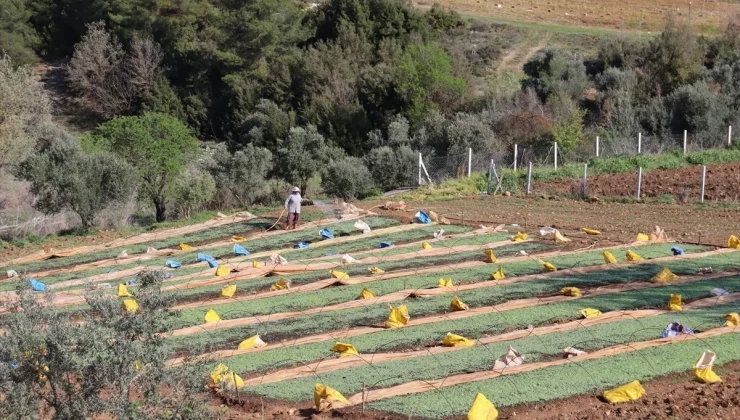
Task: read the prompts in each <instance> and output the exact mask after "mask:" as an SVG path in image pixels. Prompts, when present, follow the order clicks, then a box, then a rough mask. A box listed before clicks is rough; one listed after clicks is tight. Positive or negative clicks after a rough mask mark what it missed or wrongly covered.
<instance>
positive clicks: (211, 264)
mask: <svg viewBox="0 0 740 420" xmlns="http://www.w3.org/2000/svg"><path fill="white" fill-rule="evenodd" d="M206 262H207V263H208V266H209V267H211V268H216V267H218V263H217V262H216V259H215V258H213V257H211V258H209V259H207V260H206Z"/></svg>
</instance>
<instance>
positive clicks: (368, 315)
mask: <svg viewBox="0 0 740 420" xmlns="http://www.w3.org/2000/svg"><path fill="white" fill-rule="evenodd" d="M660 246H670V245H668V244H664V245H648V246H645V247H642V248H641V253H642V254H643V255H644V256H648V255H651V254H662V253H663V252H664V250H661V248H660ZM651 247H652V248H653V249H652V250H650V249H648V248H651ZM700 249H701V247H696V248H694V250H700ZM691 250H692V249H690V248H688V247H687V251H689V252H691ZM599 255H600V253H599ZM584 256H585V255H583V254H582V255H579V257H584ZM655 256H658V255H653V257H655ZM573 257H575V256H572V255H571V256H566V257H562V258H563V259H565V260H567V259H568V258H573ZM550 260H551V261H557V260H555V259H550ZM580 260H581V261H583V260H584V259H580ZM576 261H578V260H574V261H573V262H576ZM595 263H599V261H594V262H593V263H592V264H595ZM561 265H562V264H561ZM582 265H589V264H582ZM707 265H711V266H712V267H714V269H715V270H716V271H726V270H731V269H737V268H738V266H739V265H740V262H739V261H737V259H735V260H734V261H733V260H731V259H728V258H727V256H726V255H719V256H712V257H705V258H698V259H693V260H679V261H673V262H671V263H667V264H661V265H658V264H641V265H634V266H628V267H624V268H619V269H613V270H608V271H601V272H595V273H588V274H579V275H564V276H563V277H555V278H549V279H543V280H537V281H529V282H521V283H514V284H510V285H504V286H500V287H490V288H484V289H478V290H470V291H464V292H460V293H458V296H459V297H460V298H461V299H462V300H463V301H465V302H466V303H467V304H468V305H470V306H471V307H479V306H489V305H495V304H498V303H502V302H505V301H508V300H512V299H521V298H530V297H533V296H540V295H543V294H548V293H557V292H558V291H559V290H560V289H561V288H562V287H567V286H575V287H584V288H585V287H598V286H603V285H608V284H621V283H629V282H634V281H646V280H649V279H650V278H651V277H652V276H654V275H655V274H656V273H657V272H658V271H660V269H661V268H662V267H663V266H668V267H670V268H671V270H674V272H676V273H678V274H693V273H694V272H695V271H696V270H697V269H698V268H700V267H705V266H707ZM496 266H497V265H495V264H493V265H486V266H481V267H475V268H473V269H467V270H465V277H464V278H463V277H462V276H461V275H460V274H461V273H458V274H453V275H452V278H453V280H454V281H455V282H456V283H457V282H458V281H460V280H465V281H468V282H472V281H486V279H488V278H489V277H488V276H490V272H491V271H492V270H493V269H494V268H495V267H496ZM506 270H507V272H508V273H509V275H510V276H515V275H524V274H529V273H532V272H538V271H539V264H538V263H537V262H536V261H526V262H521V263H516V264H509V265H507V268H506ZM439 277H440V275H438V274H437V275H424V276H409V277H407V278H406V279H405V280H406V282H407V287H408V288H428V287H434V285H436V282H437V280H438V279H439ZM403 282H404V279H403V278H400V279H391V280H382V281H378V282H374V283H370V284H366V285H364V286H363V285H357V286H342V287H337V288H329V289H324V290H320V291H316V292H307V293H301V294H299V295H296V296H293V295H285V296H278V297H276V298H270V299H264V300H257V301H249V302H238V303H234V304H232V306H231V307H226V306H225V305H224V306H222V307H221V309H220V311H219V314H220V315H221V316H222V317H223V318H224V319H229V318H236V317H246V316H251V315H258V314H261V315H265V314H269V313H277V312H286V311H292V310H301V309H308V308H312V307H321V306H326V305H331V304H334V303H340V302H346V301H348V300H352V299H354V298H355V297H357V295H359V292H360V291H361V290H362V288H363V287H369V288H370V289H371V290H373V291H375V292H376V293H377V294H378V295H384V294H387V293H391V292H394V291H398V290H402V289H403ZM279 298H285V299H279ZM451 299H452V295H451V294H450V295H443V296H437V297H429V298H423V299H411V300H406V301H405V302H404V303H406V304H407V305H408V307H409V312H410V313H411V316H412V317H421V316H427V315H432V314H439V313H443V312H444V311H445V310H446V309H447V308H448V307H449V303H450V300H451ZM206 310H207V308H203V309H199V310H193V311H187V312H190V313H189V314H185V313H183V318H181V319H180V320H178V321H179V322H182V324H183V325H182V326H189V325H198V324H201V323H202V317H203V314H204V313H205V311H206ZM217 310H219V309H217ZM224 311H225V312H224ZM222 312H224V313H222ZM506 313H509V312H508V311H507V312H506ZM387 315H388V306H387V305H370V306H367V307H364V308H357V309H348V310H342V311H332V312H326V313H318V314H313V315H307V316H301V317H296V318H290V319H285V320H282V321H272V322H263V323H261V324H255V325H250V326H245V327H239V328H232V329H223V330H219V331H214V332H210V333H208V334H196V335H191V336H186V337H178V338H173V339H171V340H168V341H169V344H168V345H170V346H172V348H173V349H175V348H179V347H180V346H181V345H182V344H178V341H181V340H185V341H197V340H209V341H210V342H211V344H212V345H213V346H214V347H221V348H223V346H225V345H230V344H232V343H234V341H235V340H239V339H242V338H243V337H244V334H245V332H246V333H249V334H255V333H259V334H262V335H264V336H265V338H266V339H267V340H269V341H275V339H282V338H286V337H298V336H304V335H309V334H317V333H323V332H328V331H334V330H338V329H343V328H351V327H356V326H362V325H375V324H380V323H382V322H383V321H384V320H385V319H386V317H387Z"/></svg>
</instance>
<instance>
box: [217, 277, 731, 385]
mask: <svg viewBox="0 0 740 420" xmlns="http://www.w3.org/2000/svg"><path fill="white" fill-rule="evenodd" d="M738 279H740V277H728V278H725V279H716V280H711V281H705V282H698V283H691V284H686V285H674V286H667V287H665V288H657V289H645V290H631V291H626V292H621V293H611V294H606V295H601V296H593V297H588V298H582V299H578V300H574V301H568V302H559V303H554V304H551V305H543V306H534V307H530V308H524V309H514V310H510V311H504V312H493V313H489V314H484V315H477V316H472V317H468V318H464V319H460V320H449V321H442V322H438V323H435V324H424V325H418V326H412V327H406V328H403V329H400V330H383V331H379V332H376V333H372V334H366V335H360V336H357V337H352V338H348V339H347V341H349V342H350V343H352V344H353V345H354V346H355V347H356V348H357V350H358V351H360V352H361V353H367V354H370V353H378V352H381V353H382V352H389V351H396V350H401V349H410V348H419V347H423V346H425V345H427V344H429V343H430V342H432V341H436V340H437V339H439V340H441V338H440V337H444V335H445V334H447V333H448V332H454V333H456V334H461V335H463V336H465V337H468V338H471V339H477V338H480V337H483V336H487V335H495V334H501V333H503V332H504V331H505V330H506V329H510V328H515V329H524V328H527V327H528V326H529V325H533V326H543V325H548V324H552V323H555V322H563V321H570V320H574V319H577V318H579V317H580V315H579V314H578V311H579V310H580V309H583V308H587V307H591V308H598V309H599V310H601V311H603V312H607V311H616V310H633V309H641V308H658V307H664V306H665V304H666V302H667V301H668V297H669V296H670V294H671V293H680V294H681V296H682V299H684V300H686V301H689V300H695V299H699V298H704V297H709V295H710V290H711V289H712V288H713V287H722V288H725V289H727V290H731V291H732V292H736V291H739V290H740V288H739V286H738V285H737V282H738ZM450 300H451V297H450V298H449V299H447V301H443V302H437V303H439V304H440V305H441V304H447V305H449V301H450ZM408 305H409V312H410V313H411V316H412V317H413V316H414V314H415V312H412V310H415V308H414V306H413V305H412V302H409V303H408ZM412 308H414V309H412ZM386 312H387V309H386ZM438 312H440V313H441V312H442V311H441V310H439V308H438ZM687 313H688V312H687ZM723 315H724V314H723ZM386 316H387V314H386ZM681 316H682V314H678V313H676V314H670V316H669V318H670V317H674V318H676V317H678V318H676V319H682V318H680V317H681ZM682 322H683V321H682ZM686 325H689V326H690V327H691V328H694V327H697V326H699V325H701V323H687V324H686ZM663 326H665V324H663ZM253 330H254V331H253ZM580 331H581V334H584V331H590V330H580ZM256 333H259V334H261V336H262V337H263V339H265V340H266V341H267V342H274V341H275V340H271V338H273V337H272V336H271V334H272V333H271V329H269V330H268V329H263V328H261V327H257V328H254V329H251V330H250V331H248V332H247V333H245V335H244V337H248V336H250V334H251V335H253V334H256ZM274 337H275V338H277V337H279V336H274ZM583 338H584V339H586V338H588V335H586V334H584V335H583ZM242 339H243V338H242ZM234 345H236V342H235V343H234ZM332 345H333V340H328V341H324V342H319V343H312V344H306V345H301V346H295V347H287V348H282V349H276V350H271V351H266V352H260V353H252V354H246V355H242V356H236V357H233V358H229V359H228V360H229V366H231V367H232V368H233V369H235V370H236V371H238V372H254V371H263V370H266V369H272V368H274V367H276V366H284V367H287V366H292V365H294V364H300V363H308V362H311V361H314V360H319V359H322V358H326V357H332V355H334V356H336V354H334V353H331V352H330V351H329V349H330V348H331V346H332ZM566 347H567V346H566ZM562 348H565V347H562ZM562 348H561V349H562Z"/></svg>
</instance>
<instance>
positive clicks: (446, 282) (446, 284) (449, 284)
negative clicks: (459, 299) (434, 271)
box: [439, 279, 454, 287]
mask: <svg viewBox="0 0 740 420" xmlns="http://www.w3.org/2000/svg"><path fill="white" fill-rule="evenodd" d="M439 287H454V286H453V284H452V279H439Z"/></svg>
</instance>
